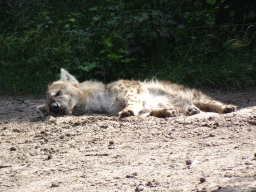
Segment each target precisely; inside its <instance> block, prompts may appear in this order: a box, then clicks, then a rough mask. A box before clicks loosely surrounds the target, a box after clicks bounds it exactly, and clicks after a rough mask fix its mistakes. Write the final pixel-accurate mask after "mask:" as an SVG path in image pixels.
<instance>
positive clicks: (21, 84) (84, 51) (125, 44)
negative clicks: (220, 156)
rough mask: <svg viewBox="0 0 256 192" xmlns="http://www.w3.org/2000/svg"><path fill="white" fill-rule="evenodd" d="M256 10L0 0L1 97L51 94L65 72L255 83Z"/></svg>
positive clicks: (218, 0)
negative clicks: (50, 86)
mask: <svg viewBox="0 0 256 192" xmlns="http://www.w3.org/2000/svg"><path fill="white" fill-rule="evenodd" d="M249 2H250V3H249ZM255 8H256V4H255V2H254V1H248V2H246V1H241V0H182V1H181V0H133V1H131V0H93V1H92V0H27V1H26V0H23V1H22V0H9V1H7V0H6V1H4V0H0V18H1V21H0V95H10V94H14V95H27V94H41V93H44V92H45V90H46V88H47V85H48V84H49V83H50V82H52V81H54V80H57V79H58V78H59V73H60V68H61V67H62V68H65V69H67V70H68V71H69V72H70V73H72V74H74V75H75V76H76V77H77V78H78V79H79V80H80V81H84V80H88V79H97V80H100V81H104V82H110V81H113V80H116V79H118V78H124V79H131V78H133V79H138V80H144V79H150V78H152V77H155V78H157V79H160V80H170V81H173V82H176V83H181V84H185V85H188V86H192V87H199V88H201V87H211V88H224V89H231V88H232V89H233V88H234V89H235V88H244V87H247V86H252V85H254V84H255V80H256V76H255V69H256V66H255V64H256V61H255V52H256V49H255V37H254V36H255V29H256V28H255V26H254V25H255V23H256V9H255Z"/></svg>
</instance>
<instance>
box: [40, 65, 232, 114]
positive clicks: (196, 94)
mask: <svg viewBox="0 0 256 192" xmlns="http://www.w3.org/2000/svg"><path fill="white" fill-rule="evenodd" d="M38 110H39V111H40V112H41V114H42V115H54V116H60V115H84V114H87V115H90V114H107V115H119V117H128V116H133V115H142V114H149V115H151V116H155V117H174V116H176V115H177V114H179V113H183V114H186V115H193V114H197V113H200V110H201V111H212V112H217V113H229V112H232V111H235V110H236V106H234V105H227V104H223V103H221V102H220V101H217V100H214V99H212V98H211V97H209V96H207V95H205V94H203V93H202V92H201V91H198V90H195V89H188V88H186V87H184V86H182V85H177V84H174V83H171V82H163V81H153V80H152V81H144V82H140V81H134V80H119V81H115V82H112V83H110V84H107V85H105V84H103V83H101V82H95V81H85V82H83V83H79V82H78V81H77V80H76V78H75V77H73V76H72V75H70V74H69V73H68V72H67V71H66V70H65V69H61V78H60V80H59V81H55V82H53V83H52V84H51V85H50V86H49V87H48V91H47V98H46V104H45V105H42V106H38Z"/></svg>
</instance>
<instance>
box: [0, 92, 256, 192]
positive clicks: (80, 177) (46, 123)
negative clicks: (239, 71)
mask: <svg viewBox="0 0 256 192" xmlns="http://www.w3.org/2000/svg"><path fill="white" fill-rule="evenodd" d="M208 93H209V94H210V95H211V96H214V98H216V99H220V100H221V101H223V102H228V103H231V104H236V105H238V106H239V108H238V111H237V112H234V113H230V114H222V115H220V114H215V113H200V114H197V115H194V116H191V117H187V116H178V117H170V118H155V117H128V118H123V119H119V118H118V117H107V116H80V117H71V116H66V117H57V118H55V117H47V118H41V117H39V116H40V115H39V113H38V112H37V111H36V106H37V105H39V104H43V103H44V99H35V98H32V97H16V98H6V97H5V98H4V97H1V98H0V147H1V148H0V191H1V192H2V191H3V192H23V191H24V192H32V191H33V192H47V191H58V192H59V191H62V192H66V191H69V192H70V191H104V192H105V191H111V192H112V191H121V192H126V191H135V192H136V191H177V192H178V191H207V192H208V191H212V192H238V191H243V192H249V191H250V192H253V191H256V106H255V105H256V91H254V88H251V89H248V90H243V91H236V92H224V91H208Z"/></svg>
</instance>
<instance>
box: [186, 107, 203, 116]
mask: <svg viewBox="0 0 256 192" xmlns="http://www.w3.org/2000/svg"><path fill="white" fill-rule="evenodd" d="M198 113H200V110H199V109H198V108H197V107H195V106H192V107H188V108H187V110H186V115H189V116H190V115H195V114H198Z"/></svg>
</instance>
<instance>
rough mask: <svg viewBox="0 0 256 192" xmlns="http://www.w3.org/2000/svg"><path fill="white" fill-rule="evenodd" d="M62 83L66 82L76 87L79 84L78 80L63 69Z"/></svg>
mask: <svg viewBox="0 0 256 192" xmlns="http://www.w3.org/2000/svg"><path fill="white" fill-rule="evenodd" d="M60 81H64V82H65V81H67V82H69V83H72V84H75V85H77V84H79V82H78V81H77V80H76V78H75V77H74V76H73V75H71V74H69V72H67V71H66V70H65V69H63V68H61V74H60Z"/></svg>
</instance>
